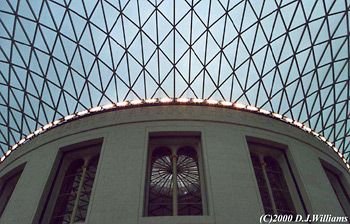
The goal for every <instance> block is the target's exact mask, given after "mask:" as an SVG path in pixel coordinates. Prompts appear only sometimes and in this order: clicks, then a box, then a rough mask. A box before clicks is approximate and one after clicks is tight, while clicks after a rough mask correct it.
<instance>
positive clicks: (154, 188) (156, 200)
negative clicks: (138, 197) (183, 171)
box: [148, 148, 174, 216]
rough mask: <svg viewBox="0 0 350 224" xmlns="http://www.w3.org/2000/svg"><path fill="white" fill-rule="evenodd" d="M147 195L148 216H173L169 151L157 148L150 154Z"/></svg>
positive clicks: (171, 166) (171, 165)
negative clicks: (149, 175)
mask: <svg viewBox="0 0 350 224" xmlns="http://www.w3.org/2000/svg"><path fill="white" fill-rule="evenodd" d="M151 164H152V165H151V177H150V183H149V195H148V197H149V198H148V215H149V216H169V215H172V214H173V189H174V187H173V164H172V158H171V151H170V149H168V148H158V149H155V150H154V151H153V153H152V158H151Z"/></svg>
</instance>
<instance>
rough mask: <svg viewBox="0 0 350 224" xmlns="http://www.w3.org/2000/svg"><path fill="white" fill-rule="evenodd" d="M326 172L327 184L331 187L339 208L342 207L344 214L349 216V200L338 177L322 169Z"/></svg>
mask: <svg viewBox="0 0 350 224" xmlns="http://www.w3.org/2000/svg"><path fill="white" fill-rule="evenodd" d="M324 170H325V171H326V174H327V177H328V180H329V182H330V183H331V185H332V188H333V191H334V193H335V194H336V196H337V199H338V201H339V204H340V206H341V207H342V209H343V211H344V214H345V215H348V216H350V198H349V195H348V194H347V192H346V190H345V188H344V186H343V184H342V182H341V180H340V178H339V176H338V175H337V174H336V173H334V172H333V171H331V170H329V169H327V168H324Z"/></svg>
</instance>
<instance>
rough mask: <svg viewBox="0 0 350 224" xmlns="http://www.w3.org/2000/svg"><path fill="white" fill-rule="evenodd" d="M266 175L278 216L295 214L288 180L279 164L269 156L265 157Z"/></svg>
mask: <svg viewBox="0 0 350 224" xmlns="http://www.w3.org/2000/svg"><path fill="white" fill-rule="evenodd" d="M264 160H265V163H266V173H267V177H268V180H269V184H270V187H271V190H272V195H273V199H274V202H275V207H276V210H277V213H278V214H295V209H294V205H293V202H292V197H291V195H290V193H289V190H288V186H287V183H286V180H285V178H284V175H283V172H282V169H281V167H280V165H279V164H278V162H277V161H276V160H275V159H274V158H272V157H270V156H268V157H265V159H264Z"/></svg>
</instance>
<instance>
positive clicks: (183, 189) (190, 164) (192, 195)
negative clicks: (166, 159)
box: [176, 147, 203, 215]
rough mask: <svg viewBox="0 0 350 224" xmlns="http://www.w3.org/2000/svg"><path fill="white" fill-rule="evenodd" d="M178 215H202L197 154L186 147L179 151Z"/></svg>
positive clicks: (177, 166)
mask: <svg viewBox="0 0 350 224" xmlns="http://www.w3.org/2000/svg"><path fill="white" fill-rule="evenodd" d="M176 164H177V165H176V168H177V188H178V190H177V198H178V199H177V200H178V201H177V203H178V215H202V214H203V211H202V197H201V185H200V178H199V169H198V159H197V153H196V151H195V150H194V149H193V148H190V147H184V148H181V149H179V150H178V151H177V163H176Z"/></svg>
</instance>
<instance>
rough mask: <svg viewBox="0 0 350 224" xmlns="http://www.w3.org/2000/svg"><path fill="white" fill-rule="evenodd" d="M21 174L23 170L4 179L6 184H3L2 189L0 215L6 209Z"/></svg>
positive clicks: (0, 193) (0, 192)
mask: <svg viewBox="0 0 350 224" xmlns="http://www.w3.org/2000/svg"><path fill="white" fill-rule="evenodd" d="M21 174H22V170H21V171H20V172H17V173H16V174H14V175H12V176H11V177H9V178H6V179H5V180H4V184H3V185H2V187H1V191H0V217H1V215H2V213H3V212H4V210H5V208H6V205H7V203H8V202H9V200H10V198H11V195H12V193H13V191H14V190H15V187H16V184H17V182H18V180H19V177H20V176H21Z"/></svg>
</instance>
